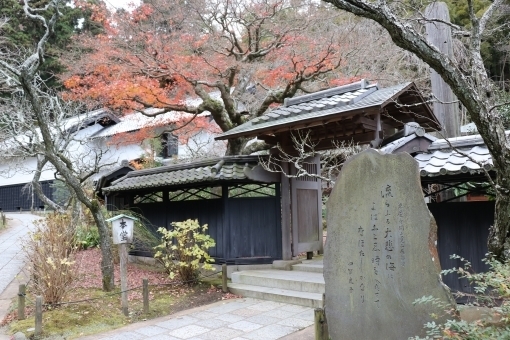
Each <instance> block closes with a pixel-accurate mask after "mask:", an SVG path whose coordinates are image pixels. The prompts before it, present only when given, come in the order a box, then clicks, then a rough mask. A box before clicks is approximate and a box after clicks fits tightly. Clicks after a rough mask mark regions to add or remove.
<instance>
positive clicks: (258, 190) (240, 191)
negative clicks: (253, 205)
mask: <svg viewBox="0 0 510 340" xmlns="http://www.w3.org/2000/svg"><path fill="white" fill-rule="evenodd" d="M275 195H276V187H275V184H244V185H243V184H239V185H236V186H233V187H230V188H229V190H228V197H229V198H234V197H271V196H275Z"/></svg>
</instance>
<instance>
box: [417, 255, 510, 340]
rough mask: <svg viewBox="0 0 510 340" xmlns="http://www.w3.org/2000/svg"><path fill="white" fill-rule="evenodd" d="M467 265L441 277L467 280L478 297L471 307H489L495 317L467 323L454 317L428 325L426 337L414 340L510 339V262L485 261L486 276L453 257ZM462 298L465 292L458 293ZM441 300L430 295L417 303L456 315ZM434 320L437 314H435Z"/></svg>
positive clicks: (447, 272) (461, 259)
mask: <svg viewBox="0 0 510 340" xmlns="http://www.w3.org/2000/svg"><path fill="white" fill-rule="evenodd" d="M450 258H452V259H459V260H460V261H461V262H463V263H464V265H463V266H462V267H459V268H452V269H447V270H443V271H442V272H441V274H443V275H446V274H450V273H457V274H458V276H459V279H467V280H468V281H469V282H470V283H471V284H472V285H473V286H474V291H475V294H474V296H472V298H474V302H472V303H470V304H468V306H477V307H489V308H491V309H492V315H490V316H491V317H490V318H487V319H485V320H478V321H475V322H466V321H464V320H460V319H459V318H452V319H449V320H447V321H446V322H445V323H443V324H436V323H435V322H429V323H427V324H426V325H425V329H426V331H427V337H426V338H419V337H415V338H413V339H416V340H418V339H419V340H421V339H456V340H457V339H469V340H471V339H472V340H475V339H476V340H478V339H510V263H509V262H505V263H502V262H499V261H496V260H494V259H492V258H486V259H484V262H485V263H486V264H487V265H488V266H489V271H487V272H485V273H474V272H473V270H472V267H471V263H469V262H468V261H467V260H466V259H464V258H462V257H460V256H458V255H452V256H450ZM458 295H463V293H458ZM438 301H439V300H437V299H435V298H433V297H431V296H427V297H422V298H421V299H418V300H416V301H415V302H414V303H415V304H421V303H432V304H435V305H436V306H438V310H442V311H443V312H444V313H449V314H450V315H452V316H453V315H457V313H456V311H450V310H447V309H445V308H444V305H441V304H440V303H439V302H438ZM432 316H433V317H434V315H432Z"/></svg>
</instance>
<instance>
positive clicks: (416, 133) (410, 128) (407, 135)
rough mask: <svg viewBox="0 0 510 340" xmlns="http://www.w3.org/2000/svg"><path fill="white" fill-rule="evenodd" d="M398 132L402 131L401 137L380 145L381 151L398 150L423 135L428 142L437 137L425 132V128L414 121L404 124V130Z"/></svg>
mask: <svg viewBox="0 0 510 340" xmlns="http://www.w3.org/2000/svg"><path fill="white" fill-rule="evenodd" d="M398 133H402V135H403V137H401V138H398V139H395V140H394V141H392V142H390V143H388V144H386V145H384V146H383V147H381V151H382V152H384V153H394V152H398V150H399V149H400V148H401V147H403V146H404V145H406V144H407V143H409V142H410V141H412V140H413V139H415V138H418V137H424V138H426V139H428V140H429V141H430V142H434V141H435V140H437V138H436V137H434V136H432V135H431V134H428V133H425V129H424V128H422V127H421V126H420V125H419V124H416V123H408V124H406V125H405V126H404V130H402V131H399V132H398ZM383 143H384V142H383Z"/></svg>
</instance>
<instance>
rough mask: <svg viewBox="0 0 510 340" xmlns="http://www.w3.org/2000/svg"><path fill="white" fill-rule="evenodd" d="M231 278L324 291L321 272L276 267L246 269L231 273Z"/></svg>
mask: <svg viewBox="0 0 510 340" xmlns="http://www.w3.org/2000/svg"><path fill="white" fill-rule="evenodd" d="M231 279H232V283H241V284H245V285H253V286H261V287H267V288H278V289H284V290H293V291H297V292H306V293H316V294H323V293H324V291H325V285H324V276H323V275H322V273H314V272H304V271H285V270H277V269H268V270H246V271H240V272H234V273H232V277H231Z"/></svg>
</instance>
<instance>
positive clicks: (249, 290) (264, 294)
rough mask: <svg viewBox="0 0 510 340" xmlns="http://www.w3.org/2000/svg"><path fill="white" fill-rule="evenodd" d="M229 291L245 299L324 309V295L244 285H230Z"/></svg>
mask: <svg viewBox="0 0 510 340" xmlns="http://www.w3.org/2000/svg"><path fill="white" fill-rule="evenodd" d="M228 288H229V291H230V292H231V293H233V294H236V295H241V296H243V297H251V298H256V299H261V300H268V301H274V302H283V303H290V304H293V305H299V306H305V307H311V308H322V307H323V306H322V294H319V293H309V292H300V291H296V290H289V289H280V288H272V287H262V286H253V285H247V284H242V283H229V284H228Z"/></svg>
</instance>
